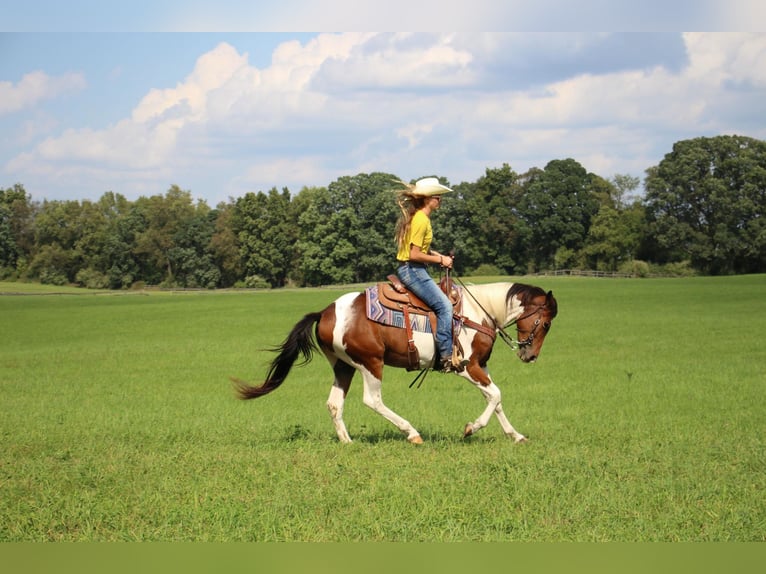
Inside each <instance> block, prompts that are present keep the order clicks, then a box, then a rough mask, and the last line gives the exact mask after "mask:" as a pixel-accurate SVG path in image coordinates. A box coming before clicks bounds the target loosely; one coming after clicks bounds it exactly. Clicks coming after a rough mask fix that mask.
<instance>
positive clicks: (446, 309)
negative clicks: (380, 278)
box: [396, 177, 462, 373]
mask: <svg viewBox="0 0 766 574" xmlns="http://www.w3.org/2000/svg"><path fill="white" fill-rule="evenodd" d="M399 183H401V184H403V185H404V186H405V187H404V189H401V190H398V191H397V196H398V203H399V207H400V208H401V210H402V215H401V217H400V218H399V221H398V223H397V225H396V241H397V244H398V251H397V254H396V259H397V261H398V268H397V270H396V275H397V276H398V277H399V279H400V280H401V282H402V283H403V284H404V285H405V286H406V287H407V288H408V289H409V290H410V291H412V292H413V293H414V294H415V295H417V296H418V297H420V299H422V300H423V301H424V302H425V303H426V304H427V305H428V306H429V307H431V309H432V310H433V311H434V312H435V313H436V347H437V351H438V353H439V357H440V359H439V363H438V365H437V367H435V368H438V369H440V370H441V371H442V372H444V373H449V372H455V371H460V370H462V365H461V361H460V358H459V357H454V358H453V344H452V302H451V301H450V300H449V298H448V297H447V295H446V294H445V293H444V292H443V291H442V290H441V289H440V288H439V286H438V285H437V284H436V282H435V281H434V280H433V279H432V278H431V276H430V275H429V274H428V268H427V266H428V264H439V265H441V266H442V267H444V268H446V269H451V268H452V264H453V259H452V257H450V256H449V255H442V254H441V253H439V252H438V251H434V250H433V249H431V242H432V240H433V230H432V228H431V218H430V216H431V213H433V212H434V211H435V210H437V209H439V206H440V205H441V200H442V195H443V194H445V193H448V192H450V191H452V190H451V189H450V188H449V187H447V186H445V185H442V184H441V183H439V180H438V179H437V178H435V177H426V178H424V179H420V180H418V181H417V182H415V184H414V185H412V184H407V183H404V182H399Z"/></svg>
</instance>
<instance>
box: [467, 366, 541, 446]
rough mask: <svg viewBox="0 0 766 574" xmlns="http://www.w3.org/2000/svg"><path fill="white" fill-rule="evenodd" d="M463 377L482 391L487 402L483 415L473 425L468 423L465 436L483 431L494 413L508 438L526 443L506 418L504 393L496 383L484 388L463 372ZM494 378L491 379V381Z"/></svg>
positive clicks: (523, 437)
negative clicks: (503, 402) (503, 403)
mask: <svg viewBox="0 0 766 574" xmlns="http://www.w3.org/2000/svg"><path fill="white" fill-rule="evenodd" d="M484 372H485V373H487V370H486V369H484ZM461 376H462V377H463V378H465V379H467V380H468V381H470V382H471V384H473V385H474V386H475V387H476V388H477V389H479V390H480V391H481V393H482V394H483V395H484V398H485V399H486V400H487V407H486V408H485V409H484V411H482V413H481V414H480V415H479V418H477V419H476V420H475V421H473V422H472V423H468V424H467V425H466V427H465V431H464V436H470V435H472V434H473V433H475V432H476V431H478V430H481V429H483V428H484V427H485V426H487V424H489V419H490V417H491V416H492V414H493V413H494V414H495V416H497V420H498V422H499V423H500V426H501V427H502V429H503V432H504V433H505V434H506V436H509V437H511V438H512V439H513V441H514V442H524V441H525V440H526V437H525V436H524V435H523V434H521V433H519V432H518V431H517V430H516V429H515V428H513V425H511V423H510V421H509V420H508V417H506V416H505V412H504V411H503V405H502V393H501V392H500V388H499V387H498V386H497V385H496V384H495V383H494V382H491V383H490V384H489V385H487V386H484V385H482V384H481V383H479V382H477V381H474V380H473V379H472V378H471V377H470V376H469V375H468V373H467V372H465V371H463V373H461ZM487 376H488V377H489V373H487ZM491 380H492V378H491V377H490V381H491Z"/></svg>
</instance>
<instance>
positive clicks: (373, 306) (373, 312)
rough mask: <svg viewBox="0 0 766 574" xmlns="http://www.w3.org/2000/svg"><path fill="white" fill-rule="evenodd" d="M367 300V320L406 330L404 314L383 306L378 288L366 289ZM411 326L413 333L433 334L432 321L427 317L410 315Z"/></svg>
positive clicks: (375, 286) (373, 286) (374, 286)
mask: <svg viewBox="0 0 766 574" xmlns="http://www.w3.org/2000/svg"><path fill="white" fill-rule="evenodd" d="M365 295H366V299H367V318H368V319H370V320H371V321H375V322H377V323H381V324H383V325H390V326H392V327H399V328H401V329H404V312H403V311H399V310H397V309H390V308H388V307H385V306H383V305H382V304H381V302H380V298H379V297H378V286H377V285H372V286H370V287H367V289H365ZM410 324H411V327H412V330H413V331H418V332H420V333H433V329H432V328H431V321H429V320H428V317H427V316H426V315H419V314H415V313H410Z"/></svg>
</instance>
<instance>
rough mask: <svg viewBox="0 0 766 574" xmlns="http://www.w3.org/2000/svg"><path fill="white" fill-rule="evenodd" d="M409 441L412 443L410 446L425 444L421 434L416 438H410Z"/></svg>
mask: <svg viewBox="0 0 766 574" xmlns="http://www.w3.org/2000/svg"><path fill="white" fill-rule="evenodd" d="M407 440H408V441H410V444H423V439H422V438H421V437H420V435H419V434H416V435H415V436H414V437H411V438H408V439H407Z"/></svg>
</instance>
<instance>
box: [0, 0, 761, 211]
mask: <svg viewBox="0 0 766 574" xmlns="http://www.w3.org/2000/svg"><path fill="white" fill-rule="evenodd" d="M0 4H3V6H0V8H2V13H3V19H2V21H0V188H7V187H11V186H12V185H14V184H16V183H20V184H22V185H23V186H24V188H25V189H26V190H27V192H29V193H30V195H31V196H32V198H33V199H35V200H43V199H51V200H54V199H71V200H85V199H90V200H95V199H98V198H99V197H100V196H101V195H102V194H103V193H105V192H107V191H113V192H115V193H120V194H122V195H124V196H125V197H127V198H128V199H136V198H138V197H139V196H151V195H157V194H163V193H165V192H166V191H167V190H168V189H169V188H170V187H171V186H173V185H177V186H179V187H180V188H181V189H184V190H188V191H190V192H191V193H192V195H193V196H194V197H195V198H198V199H202V200H205V201H206V202H208V204H210V205H211V206H215V205H216V204H217V203H218V202H221V201H228V200H230V199H231V198H237V197H241V196H243V195H244V194H245V193H248V192H258V191H263V192H267V191H268V190H270V189H272V188H277V189H280V190H281V189H282V188H288V189H289V190H290V191H291V192H293V193H297V192H299V191H300V190H301V189H302V188H303V187H304V186H326V185H329V184H330V183H331V182H332V181H334V180H335V179H337V178H339V177H343V176H353V175H356V174H358V173H373V172H387V173H392V174H394V175H396V176H398V177H400V178H402V179H405V180H410V179H415V178H418V177H423V176H428V175H437V176H441V177H444V178H446V179H447V181H448V182H450V183H452V184H458V183H461V182H463V181H476V180H477V179H479V178H480V177H481V176H482V175H484V173H485V171H486V170H487V169H493V168H499V167H502V165H503V164H508V165H510V166H511V168H512V169H514V170H515V171H516V172H518V173H523V172H524V171H526V170H528V169H530V168H533V167H539V168H544V167H545V165H546V164H547V163H548V162H549V161H551V160H554V159H565V158H573V159H575V160H576V161H578V162H579V163H580V164H582V165H583V167H585V169H586V170H588V171H589V172H593V173H596V174H598V175H600V176H602V177H605V178H607V179H608V178H611V177H613V176H614V175H617V174H625V175H632V176H635V177H639V178H641V179H643V177H644V176H645V170H646V169H648V168H650V167H652V166H655V165H657V164H658V163H659V162H660V161H661V160H662V158H663V157H664V156H665V154H667V153H669V152H670V151H672V147H673V144H674V143H675V142H677V141H680V140H683V139H689V138H694V137H701V136H707V137H711V136H717V135H726V134H737V135H744V136H749V137H754V138H758V139H766V33H764V32H763V31H759V30H757V29H756V30H751V29H750V28H754V27H757V26H759V25H760V26H762V27H763V24H762V23H763V22H766V7H762V6H761V5H762V4H764V3H763V2H760V1H749V0H729V2H727V3H723V2H716V1H713V0H694V1H688V0H677V1H676V2H673V1H672V0H670V1H663V2H654V1H653V0H647V1H646V2H643V3H636V2H625V3H621V2H614V1H613V0H593V1H586V0H580V1H574V2H564V1H563V0H539V1H538V2H536V3H535V4H534V8H530V6H529V5H530V4H531V3H529V2H525V1H521V0H519V1H514V0H507V1H504V2H490V1H488V0H472V1H470V2H462V1H461V0H439V1H438V2H436V1H433V0H422V1H421V2H414V1H413V0H408V1H404V0H388V1H387V2H386V3H377V4H376V3H367V2H361V1H359V0H356V1H352V0H325V1H324V2H309V1H308V0H282V1H281V2H278V3H277V2H271V3H264V2H253V1H249V2H245V1H243V0H219V1H218V2H216V3H214V5H215V6H216V8H215V10H212V9H211V8H210V7H209V5H210V4H211V3H205V2H201V1H199V0H187V1H186V2H173V1H170V0H154V1H144V0H132V1H131V2H127V1H123V0H113V1H112V2H102V1H101V0H98V1H96V0H69V1H68V2H60V1H58V0H27V1H26V2H24V3H20V2H15V1H14V2H10V1H6V0H0ZM660 10H661V12H660ZM658 14H661V16H658ZM594 15H596V16H594ZM397 27H399V28H405V29H409V30H415V31H411V32H394V31H390V30H393V29H396V28H397ZM495 28H500V29H499V30H495ZM503 28H510V30H507V29H503ZM540 28H544V29H542V30H541V29H540ZM610 29H613V30H620V31H619V32H609V31H604V30H610ZM291 30H298V31H297V32H296V31H291ZM317 30H327V31H317ZM344 30H348V31H344ZM359 30H368V31H359ZM380 30H388V31H383V32H381V31H380ZM488 30H489V31H488ZM685 30H691V31H685ZM737 30H739V31H737ZM742 30H745V31H742Z"/></svg>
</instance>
